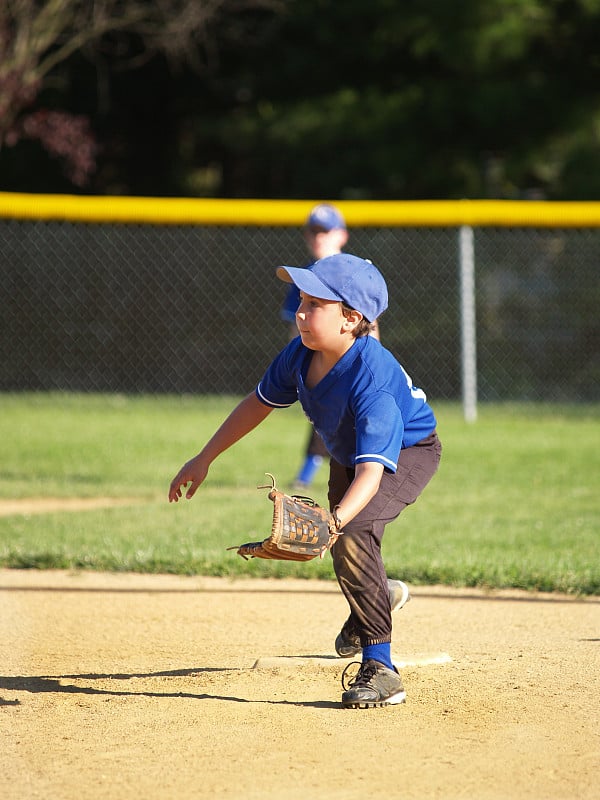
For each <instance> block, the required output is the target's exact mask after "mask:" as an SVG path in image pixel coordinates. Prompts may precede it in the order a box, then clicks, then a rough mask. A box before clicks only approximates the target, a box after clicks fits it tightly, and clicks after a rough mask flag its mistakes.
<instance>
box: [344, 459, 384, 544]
mask: <svg viewBox="0 0 600 800" xmlns="http://www.w3.org/2000/svg"><path fill="white" fill-rule="evenodd" d="M382 475H383V464H378V463H377V462H376V461H366V462H364V463H362V464H357V465H356V470H355V473H354V480H353V481H352V483H351V484H350V486H349V487H348V490H347V491H346V494H345V495H344V496H343V497H342V499H341V501H340V503H339V505H337V506H336V513H337V516H338V518H339V520H340V527H341V529H342V530H343V528H344V525H347V524H348V523H349V522H350V521H351V520H353V519H354V517H355V516H356V515H357V514H358V513H359V512H361V511H362V510H363V508H364V507H365V506H366V505H367V503H368V502H369V500H371V499H372V498H373V497H374V496H375V495H376V494H377V490H378V489H379V484H380V483H381V476H382Z"/></svg>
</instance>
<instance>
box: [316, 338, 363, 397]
mask: <svg viewBox="0 0 600 800" xmlns="http://www.w3.org/2000/svg"><path fill="white" fill-rule="evenodd" d="M355 341H356V339H355V338H354V337H352V338H351V339H350V340H348V342H346V341H344V347H341V348H340V349H339V350H335V351H331V350H315V351H314V353H313V357H312V359H311V361H310V367H309V368H308V373H307V375H306V385H307V387H308V388H309V389H313V388H314V387H315V386H316V385H317V384H318V383H320V381H322V380H323V378H324V377H325V375H327V373H328V372H331V370H332V369H333V368H334V367H335V365H336V364H337V363H338V361H339V360H340V358H342V356H344V355H346V353H347V352H348V350H350V348H351V347H352V345H353V344H354V342H355Z"/></svg>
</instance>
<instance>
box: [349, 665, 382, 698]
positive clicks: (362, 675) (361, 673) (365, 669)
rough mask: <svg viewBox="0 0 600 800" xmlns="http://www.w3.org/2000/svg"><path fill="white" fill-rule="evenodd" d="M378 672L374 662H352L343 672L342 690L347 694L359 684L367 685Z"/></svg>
mask: <svg viewBox="0 0 600 800" xmlns="http://www.w3.org/2000/svg"><path fill="white" fill-rule="evenodd" d="M376 672H377V667H376V666H375V664H373V663H372V662H367V663H364V664H363V663H362V662H361V661H351V662H350V663H349V664H348V665H347V666H346V668H345V669H344V671H343V672H342V688H343V689H344V691H345V692H347V691H348V689H352V688H353V687H354V686H357V685H358V684H359V683H360V684H365V685H367V684H368V683H369V681H370V680H371V678H372V677H373V676H374V675H375V674H376Z"/></svg>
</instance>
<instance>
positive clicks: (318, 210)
mask: <svg viewBox="0 0 600 800" xmlns="http://www.w3.org/2000/svg"><path fill="white" fill-rule="evenodd" d="M306 227H307V228H313V227H314V228H323V230H325V231H332V230H334V229H335V228H343V229H344V230H345V229H346V222H345V220H344V217H343V216H342V215H341V213H340V212H339V211H338V209H337V208H336V207H335V206H332V205H329V203H320V204H319V205H318V206H315V207H314V208H313V210H312V211H311V212H310V214H309V215H308V217H307V219H306Z"/></svg>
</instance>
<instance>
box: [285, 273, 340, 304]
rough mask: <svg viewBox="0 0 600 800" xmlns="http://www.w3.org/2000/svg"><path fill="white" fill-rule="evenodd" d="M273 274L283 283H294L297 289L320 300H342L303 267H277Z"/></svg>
mask: <svg viewBox="0 0 600 800" xmlns="http://www.w3.org/2000/svg"><path fill="white" fill-rule="evenodd" d="M275 274H276V275H277V277H278V278H279V280H281V281H285V283H295V284H296V286H297V287H298V289H300V291H301V292H304V293H305V294H309V295H311V296H312V297H319V298H321V300H338V301H340V300H342V297H341V296H340V295H339V294H337V292H334V291H333V289H330V288H329V286H327V285H326V284H324V283H323V281H321V280H319V278H317V276H316V275H315V274H314V273H313V272H311V271H310V270H309V269H305V268H304V267H277V270H276V271H275Z"/></svg>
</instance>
